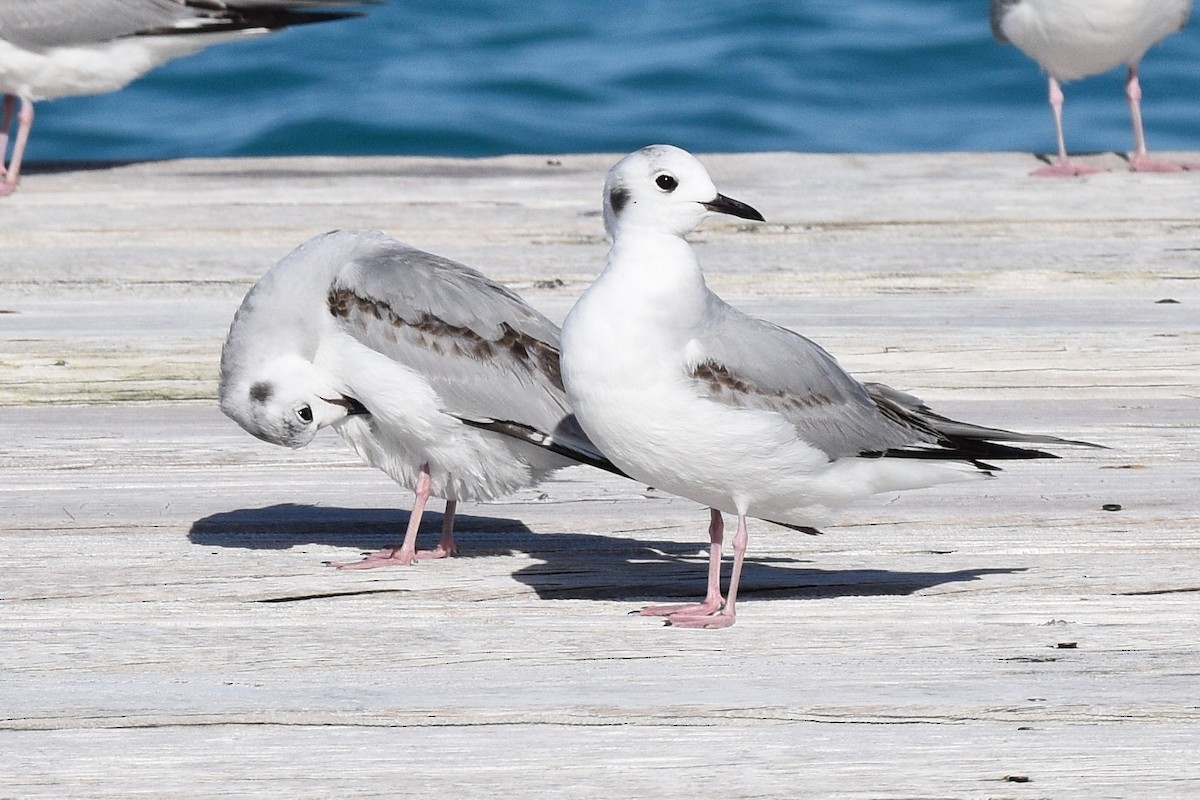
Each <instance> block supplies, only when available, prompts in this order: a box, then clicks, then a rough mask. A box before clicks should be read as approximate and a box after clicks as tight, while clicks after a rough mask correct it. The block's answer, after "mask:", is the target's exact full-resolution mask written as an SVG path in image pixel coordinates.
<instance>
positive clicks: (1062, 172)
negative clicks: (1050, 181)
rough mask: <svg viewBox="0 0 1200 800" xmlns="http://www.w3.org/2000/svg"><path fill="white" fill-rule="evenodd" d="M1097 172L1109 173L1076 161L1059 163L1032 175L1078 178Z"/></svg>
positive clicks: (1037, 176) (1037, 170)
mask: <svg viewBox="0 0 1200 800" xmlns="http://www.w3.org/2000/svg"><path fill="white" fill-rule="evenodd" d="M1097 172H1108V170H1107V169H1104V168H1102V167H1089V166H1088V165H1087V164H1080V163H1078V162H1076V161H1059V162H1057V163H1055V164H1052V165H1050V166H1048V167H1042V168H1041V169H1035V170H1034V171H1033V172H1031V173H1029V174H1030V175H1032V176H1034V177H1036V178H1078V177H1080V176H1082V175H1093V174H1095V173H1097Z"/></svg>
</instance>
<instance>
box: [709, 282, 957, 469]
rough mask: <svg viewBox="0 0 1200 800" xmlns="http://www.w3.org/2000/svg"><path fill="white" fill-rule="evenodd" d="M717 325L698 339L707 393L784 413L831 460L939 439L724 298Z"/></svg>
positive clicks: (828, 361)
mask: <svg viewBox="0 0 1200 800" xmlns="http://www.w3.org/2000/svg"><path fill="white" fill-rule="evenodd" d="M710 321H711V322H712V326H711V327H710V328H709V329H708V330H706V331H705V332H704V334H702V335H701V336H700V337H699V338H698V344H699V346H700V358H699V359H698V362H697V363H696V365H695V366H694V367H693V369H692V375H691V377H692V379H693V380H694V381H695V383H696V386H697V390H698V391H700V392H701V393H702V394H703V395H705V396H707V397H710V398H711V399H713V400H716V401H718V402H721V403H725V404H727V405H730V406H733V407H737V408H754V409H759V410H764V411H771V412H774V413H776V414H779V415H780V416H782V417H784V418H785V419H787V420H788V422H790V423H791V424H792V426H793V427H795V429H796V433H797V435H798V436H799V437H800V438H801V439H803V440H804V441H806V442H808V443H809V444H811V445H813V446H814V447H816V448H818V449H820V450H821V451H823V452H824V453H825V454H826V455H828V456H829V458H830V459H835V458H840V457H843V456H852V455H864V454H881V453H884V452H887V451H890V450H896V449H900V448H905V447H911V446H920V445H929V444H933V443H934V442H936V441H937V439H938V437H937V435H936V434H934V433H933V432H932V431H929V430H927V429H925V428H924V427H922V426H920V425H919V424H915V423H914V422H913V421H911V420H908V419H906V418H903V417H901V416H900V415H898V414H894V413H890V412H889V411H885V410H884V409H883V408H881V407H880V405H879V404H877V403H876V402H875V401H874V400H873V399H872V398H871V396H870V394H869V393H868V392H867V391H866V389H865V387H864V386H863V385H862V384H861V383H859V382H858V381H856V380H855V379H854V378H852V377H851V376H850V375H849V374H847V373H846V372H845V370H843V369H842V368H841V367H840V366H839V365H838V363H837V361H836V360H835V359H834V358H833V356H831V355H829V354H828V353H827V352H825V351H824V350H823V349H821V348H820V347H819V346H818V345H816V344H815V343H813V342H811V341H809V340H808V339H806V338H804V337H803V336H801V335H800V334H798V333H794V332H793V331H789V330H787V329H786V328H781V327H779V326H777V325H772V324H771V323H769V322H765V321H763V320H760V319H755V318H754V317H750V316H747V315H746V314H743V313H741V312H740V311H738V310H737V309H735V308H733V307H732V306H729V305H728V304H726V303H725V302H724V301H722V300H720V299H719V298H717V297H716V296H713V297H712V300H711V303H710Z"/></svg>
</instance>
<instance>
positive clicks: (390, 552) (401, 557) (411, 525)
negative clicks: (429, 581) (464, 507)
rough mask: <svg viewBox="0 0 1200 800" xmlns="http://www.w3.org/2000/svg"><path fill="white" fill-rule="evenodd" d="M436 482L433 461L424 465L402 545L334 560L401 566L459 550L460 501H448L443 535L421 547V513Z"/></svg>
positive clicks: (364, 566) (352, 565) (369, 566)
mask: <svg viewBox="0 0 1200 800" xmlns="http://www.w3.org/2000/svg"><path fill="white" fill-rule="evenodd" d="M432 485H433V482H432V480H431V479H430V477H429V465H428V464H423V465H421V475H420V477H419V478H418V479H417V491H416V499H415V501H414V502H413V509H412V513H411V514H410V515H409V517H408V529H407V530H405V532H404V541H403V542H402V543H401V544H400V546H399V547H385V548H383V549H382V550H380V551H379V552H377V553H372V554H371V555H369V556H367V557H366V558H364V559H363V560H362V561H351V562H348V563H344V564H334V565H333V566H335V567H337V568H338V569H376V568H377V567H401V566H407V565H409V564H412V563H413V562H414V561H422V560H426V559H432V558H446V557H447V556H452V555H454V554H455V553H457V552H458V548H457V547H456V546H455V544H454V512H455V511H456V509H457V507H458V503H457V502H456V501H454V500H447V501H446V513H445V514H444V515H443V519H442V539H441V542H440V543H439V544H438V546H437V547H436V548H434V549H433V550H418V549H417V531H418V530H420V528H421V517H422V516H424V514H425V504H426V503H428V502H429V496H430V492H431V490H432Z"/></svg>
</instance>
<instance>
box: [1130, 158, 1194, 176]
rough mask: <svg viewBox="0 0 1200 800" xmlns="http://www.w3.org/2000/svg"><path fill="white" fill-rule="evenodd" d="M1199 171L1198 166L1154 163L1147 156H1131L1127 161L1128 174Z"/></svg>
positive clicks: (1163, 162)
mask: <svg viewBox="0 0 1200 800" xmlns="http://www.w3.org/2000/svg"><path fill="white" fill-rule="evenodd" d="M1191 170H1200V164H1190V163H1183V164H1175V163H1172V162H1170V161H1155V160H1154V159H1152V158H1150V157H1149V156H1137V155H1135V156H1133V157H1132V158H1130V159H1129V171H1130V172H1189V171H1191Z"/></svg>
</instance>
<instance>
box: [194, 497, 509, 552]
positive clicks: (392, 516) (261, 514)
mask: <svg viewBox="0 0 1200 800" xmlns="http://www.w3.org/2000/svg"><path fill="white" fill-rule="evenodd" d="M408 517H409V512H408V511H406V510H403V509H397V508H337V507H325V506H307V505H300V504H296V503H282V504H279V505H274V506H266V507H264V508H239V509H236V510H234V511H222V512H220V513H218V514H210V515H209V516H207V517H203V518H201V519H198V520H196V521H195V522H193V523H192V527H191V529H190V530H189V531H188V540H189V541H190V542H192V544H198V545H206V546H210V547H233V548H237V547H240V548H246V549H252V550H287V549H289V548H292V547H300V546H303V545H306V544H324V545H331V546H334V547H353V548H358V549H359V550H364V551H366V550H378V549H380V548H383V547H390V546H393V545H398V544H399V543H400V540H401V539H403V538H404V529H405V527H406V526H407V525H408ZM442 519H443V516H442V514H440V513H438V512H436V511H433V510H432V509H427V510H426V511H425V516H424V518H423V519H422V521H421V541H422V543H429V544H432V541H436V539H437V535H438V532H439V531H440V530H441V527H442ZM493 532H505V533H525V534H529V535H532V534H533V532H532V531H530V530H529V528H527V527H526V526H525V524H524V523H522V522H520V521H519V520H515V519H506V518H503V517H478V516H473V515H470V514H456V515H455V533H456V535H458V534H460V533H461V534H462V535H463V536H465V537H466V539H467V541H472V534H475V533H479V534H485V535H490V534H491V533H493ZM512 554H513V551H512V550H503V549H500V550H497V549H495V548H486V549H480V548H477V547H474V546H472V547H471V548H470V552H465V553H464V554H463V555H466V556H492V555H512Z"/></svg>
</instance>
